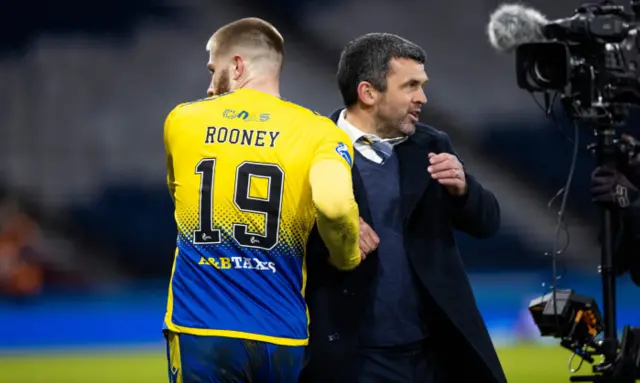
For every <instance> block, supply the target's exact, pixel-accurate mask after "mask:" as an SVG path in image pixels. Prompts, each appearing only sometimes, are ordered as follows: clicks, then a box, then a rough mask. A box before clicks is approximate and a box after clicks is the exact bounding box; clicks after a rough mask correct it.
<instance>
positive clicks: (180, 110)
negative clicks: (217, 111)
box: [169, 91, 234, 118]
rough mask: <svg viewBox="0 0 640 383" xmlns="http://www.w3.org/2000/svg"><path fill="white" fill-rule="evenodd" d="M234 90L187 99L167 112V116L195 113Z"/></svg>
mask: <svg viewBox="0 0 640 383" xmlns="http://www.w3.org/2000/svg"><path fill="white" fill-rule="evenodd" d="M233 93H234V92H233V91H231V92H227V93H222V94H219V95H217V96H213V97H205V98H200V99H197V100H193V101H187V102H183V103H180V104H178V105H177V106H176V107H175V108H173V109H172V110H171V112H170V113H169V117H173V118H175V117H183V116H188V115H190V114H193V113H197V112H200V111H202V109H203V108H209V107H211V106H213V105H214V104H215V102H216V101H218V100H220V99H223V98H224V97H226V96H229V95H231V94H233Z"/></svg>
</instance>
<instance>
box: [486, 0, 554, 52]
mask: <svg viewBox="0 0 640 383" xmlns="http://www.w3.org/2000/svg"><path fill="white" fill-rule="evenodd" d="M548 23H549V21H548V20H547V18H546V17H545V16H544V15H542V13H540V12H538V11H537V10H535V9H533V8H529V7H525V6H522V5H518V4H503V5H501V6H500V7H498V9H496V10H495V11H494V12H493V13H492V14H491V16H490V17H489V25H488V26H487V33H488V34H489V42H490V43H491V45H492V46H493V47H494V48H495V49H497V50H498V51H499V52H510V51H512V50H513V49H515V48H516V47H517V46H518V45H521V44H526V43H535V42H542V41H544V40H545V37H544V34H543V28H544V26H545V25H547V24H548Z"/></svg>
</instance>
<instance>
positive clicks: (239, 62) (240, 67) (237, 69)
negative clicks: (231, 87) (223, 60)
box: [231, 55, 247, 81]
mask: <svg viewBox="0 0 640 383" xmlns="http://www.w3.org/2000/svg"><path fill="white" fill-rule="evenodd" d="M246 69H247V67H246V63H245V62H244V59H243V58H242V56H240V55H234V56H233V59H232V60H231V75H232V77H233V80H234V81H238V79H239V78H240V77H242V75H243V74H244V71H245V70H246Z"/></svg>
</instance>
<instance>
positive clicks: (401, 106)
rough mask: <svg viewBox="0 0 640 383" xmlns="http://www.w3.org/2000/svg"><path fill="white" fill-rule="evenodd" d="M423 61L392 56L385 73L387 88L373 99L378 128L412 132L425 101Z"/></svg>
mask: <svg viewBox="0 0 640 383" xmlns="http://www.w3.org/2000/svg"><path fill="white" fill-rule="evenodd" d="M427 80H428V78H427V74H426V73H425V70H424V65H423V64H421V63H419V62H417V61H414V60H411V59H405V58H402V59H391V62H390V63H389V74H388V75H387V90H386V91H385V92H383V93H381V97H380V99H379V100H378V101H377V102H376V117H377V119H378V121H379V123H380V126H379V127H380V129H381V130H382V131H383V132H385V134H386V135H388V136H390V137H397V136H398V133H402V134H405V135H410V134H412V133H413V132H414V131H415V129H416V126H415V124H416V122H418V116H419V115H420V108H421V107H422V105H424V104H426V103H427V97H426V95H425V94H424V89H423V86H424V84H425V83H426V82H427Z"/></svg>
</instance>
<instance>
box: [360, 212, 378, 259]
mask: <svg viewBox="0 0 640 383" xmlns="http://www.w3.org/2000/svg"><path fill="white" fill-rule="evenodd" d="M378 244H380V238H378V234H376V232H375V231H373V229H372V228H371V226H369V224H367V223H366V222H365V221H364V220H363V219H362V217H360V243H359V245H360V256H361V257H362V260H363V261H364V260H365V259H367V255H369V254H371V253H372V252H373V251H375V249H377V248H378Z"/></svg>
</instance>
